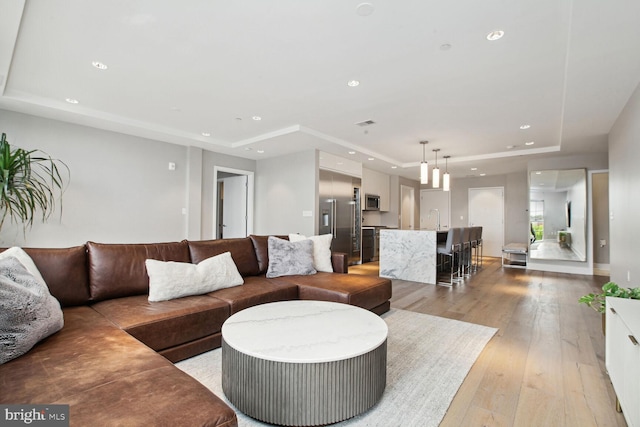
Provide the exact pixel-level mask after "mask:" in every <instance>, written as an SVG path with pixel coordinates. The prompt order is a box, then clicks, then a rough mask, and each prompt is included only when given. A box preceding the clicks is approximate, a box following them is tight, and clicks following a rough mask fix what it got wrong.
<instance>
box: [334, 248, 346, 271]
mask: <svg viewBox="0 0 640 427" xmlns="http://www.w3.org/2000/svg"><path fill="white" fill-rule="evenodd" d="M331 265H332V266H333V272H334V273H344V274H346V273H348V272H349V258H348V256H347V254H346V253H344V252H332V253H331Z"/></svg>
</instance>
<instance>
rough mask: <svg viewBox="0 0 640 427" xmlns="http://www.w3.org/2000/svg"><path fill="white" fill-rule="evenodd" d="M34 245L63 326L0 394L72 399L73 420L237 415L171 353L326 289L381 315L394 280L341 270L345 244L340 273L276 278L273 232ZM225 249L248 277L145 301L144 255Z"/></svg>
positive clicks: (217, 422)
mask: <svg viewBox="0 0 640 427" xmlns="http://www.w3.org/2000/svg"><path fill="white" fill-rule="evenodd" d="M25 251H26V252H27V253H28V254H29V255H30V256H31V258H32V259H33V261H34V262H35V264H36V266H37V267H38V269H39V270H40V272H41V274H42V276H43V277H44V279H45V281H46V282H47V284H48V286H49V288H50V291H51V293H52V295H53V296H55V297H56V298H57V299H58V301H60V303H61V305H62V306H63V312H64V322H65V325H64V328H63V329H62V330H61V331H59V332H57V333H56V334H54V335H52V336H50V337H49V338H47V339H45V340H43V341H42V342H40V343H39V344H37V345H36V346H35V347H34V348H33V349H31V351H29V352H28V353H27V354H25V355H23V356H21V357H19V358H17V359H14V360H11V361H9V362H7V363H5V364H4V365H0V403H3V404H69V405H70V423H71V425H72V426H87V425H101V426H102V425H105V426H106V425H119V426H139V425H155V426H162V425H167V426H176V425H180V426H187V425H194V426H196V425H197V426H225V427H227V426H236V425H237V419H236V415H235V413H234V411H233V410H232V409H231V408H230V407H228V406H227V405H226V404H225V403H224V402H223V401H222V400H221V399H219V398H218V397H217V396H216V395H214V394H213V393H211V392H210V391H209V390H208V389H207V388H205V387H204V386H203V385H201V384H200V383H198V382H197V381H195V380H194V379H193V378H191V377H190V376H188V375H187V374H185V373H183V372H182V371H180V370H179V369H178V368H176V367H175V366H174V365H173V363H171V362H177V361H179V360H183V359H186V358H189V357H191V356H194V355H197V354H200V353H203V352H206V351H209V350H211V349H214V348H217V347H219V346H220V341H221V335H220V331H221V327H222V324H223V323H224V321H225V320H226V319H227V318H228V317H229V316H230V315H231V314H233V313H235V312H237V311H240V310H242V309H244V308H247V307H250V306H253V305H257V304H263V303H267V302H274V301H282V300H292V299H317V300H325V301H336V302H343V303H347V304H352V305H356V306H360V307H363V308H365V309H368V310H371V311H373V312H375V313H378V314H382V313H384V312H385V311H387V310H388V309H389V299H390V298H391V282H390V281H389V280H388V279H383V278H378V277H371V276H359V275H349V274H339V273H347V268H348V267H347V258H346V255H345V254H332V264H333V268H334V273H322V272H319V273H317V274H315V275H310V276H286V277H278V278H272V279H267V278H266V277H265V275H264V273H265V272H266V270H267V267H268V265H269V258H268V251H267V236H250V237H247V238H241V239H221V240H210V241H186V240H185V241H182V242H174V243H156V244H100V243H93V242H89V243H87V244H86V245H83V246H77V247H73V248H66V249H27V248H25ZM227 251H229V252H231V256H232V258H233V260H234V262H235V263H236V265H237V267H238V270H239V272H240V274H241V275H242V276H243V279H244V285H242V286H236V287H233V288H226V289H221V290H218V291H215V292H212V293H209V294H206V295H199V296H189V297H184V298H179V299H174V300H170V301H163V302H148V299H147V298H148V289H149V288H148V286H149V279H148V276H147V272H146V268H145V264H144V262H145V260H146V259H148V258H151V259H157V260H162V261H178V262H193V263H198V262H200V261H202V260H203V259H206V258H209V257H212V256H215V255H219V254H221V253H223V252H227ZM336 273H338V274H336ZM162 356H164V357H162Z"/></svg>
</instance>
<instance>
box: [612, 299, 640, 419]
mask: <svg viewBox="0 0 640 427" xmlns="http://www.w3.org/2000/svg"><path fill="white" fill-rule="evenodd" d="M606 317H607V319H606V324H607V326H606V332H607V333H606V336H605V342H606V348H605V351H606V354H605V363H606V366H607V371H608V372H609V378H610V379H611V383H612V384H613V388H614V390H615V392H616V395H617V396H618V400H619V401H620V406H621V407H622V412H623V413H624V418H625V419H626V421H627V424H628V425H629V427H640V344H639V343H638V342H639V341H640V300H631V299H624V298H612V297H607V311H606Z"/></svg>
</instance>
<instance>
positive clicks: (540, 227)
mask: <svg viewBox="0 0 640 427" xmlns="http://www.w3.org/2000/svg"><path fill="white" fill-rule="evenodd" d="M529 221H530V222H531V234H532V235H533V238H532V240H533V241H535V240H542V236H544V200H531V202H530V205H529Z"/></svg>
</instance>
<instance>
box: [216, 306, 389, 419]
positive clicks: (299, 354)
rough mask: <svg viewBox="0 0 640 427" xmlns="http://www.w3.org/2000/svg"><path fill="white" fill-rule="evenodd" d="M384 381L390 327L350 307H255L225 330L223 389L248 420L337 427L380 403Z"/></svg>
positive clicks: (242, 314)
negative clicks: (335, 426) (250, 418)
mask: <svg viewBox="0 0 640 427" xmlns="http://www.w3.org/2000/svg"><path fill="white" fill-rule="evenodd" d="M386 378H387V326H386V323H385V322H384V320H382V319H381V318H380V317H378V316H377V315H375V314H373V313H371V312H369V311H367V310H364V309H361V308H358V307H353V306H349V305H346V304H338V303H331V302H322V301H287V302H278V303H271V304H264V305H260V306H255V307H251V308H248V309H246V310H243V311H241V312H238V313H236V314H234V315H233V316H231V317H230V318H229V319H228V320H227V322H225V324H224V325H223V327H222V389H223V391H224V393H225V395H226V396H227V398H228V399H229V401H230V402H231V403H232V404H233V405H235V407H236V408H237V409H238V410H239V411H241V412H243V413H245V414H247V415H248V416H250V417H253V418H256V419H258V420H260V421H264V422H267V423H271V424H278V425H285V426H316V425H325V424H332V423H336V422H339V421H343V420H346V419H348V418H351V417H353V416H356V415H358V414H360V413H362V412H364V411H366V410H367V409H369V408H371V407H372V406H373V405H375V404H376V402H378V400H379V399H380V397H381V396H382V393H383V392H384V389H385V386H386Z"/></svg>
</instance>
